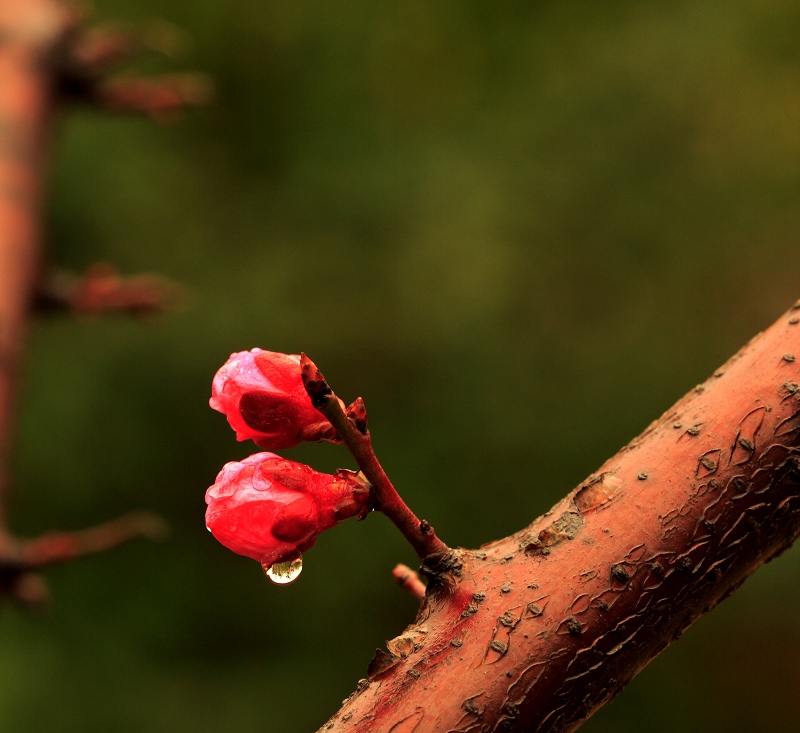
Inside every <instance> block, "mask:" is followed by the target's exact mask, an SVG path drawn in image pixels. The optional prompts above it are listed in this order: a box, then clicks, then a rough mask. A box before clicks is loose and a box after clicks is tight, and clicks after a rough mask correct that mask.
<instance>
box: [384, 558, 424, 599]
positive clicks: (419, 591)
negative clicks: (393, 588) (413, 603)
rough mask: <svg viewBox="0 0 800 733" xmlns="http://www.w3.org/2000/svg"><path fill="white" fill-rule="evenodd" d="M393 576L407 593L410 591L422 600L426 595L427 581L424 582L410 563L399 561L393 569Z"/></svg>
mask: <svg viewBox="0 0 800 733" xmlns="http://www.w3.org/2000/svg"><path fill="white" fill-rule="evenodd" d="M392 576H393V577H394V579H395V582H396V583H397V585H399V586H400V587H401V588H402V589H403V590H404V591H406V593H410V594H411V596H412V597H413V598H416V599H417V600H418V601H421V600H422V599H423V598H424V597H425V583H423V582H422V581H421V580H420V578H419V575H417V573H416V572H414V571H413V570H412V569H411V568H410V567H408V565H403V563H398V564H397V565H395V567H394V570H392Z"/></svg>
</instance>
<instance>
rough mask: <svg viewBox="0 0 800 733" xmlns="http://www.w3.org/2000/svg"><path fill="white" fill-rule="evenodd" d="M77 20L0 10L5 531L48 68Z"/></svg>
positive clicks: (41, 5)
mask: <svg viewBox="0 0 800 733" xmlns="http://www.w3.org/2000/svg"><path fill="white" fill-rule="evenodd" d="M74 22H75V18H74V17H73V16H71V15H70V14H69V13H68V12H67V11H66V10H65V9H64V6H62V5H60V4H56V3H55V2H51V1H50V0H19V1H18V2H5V3H3V4H2V7H0V37H2V38H3V43H2V44H0V533H4V532H5V526H6V523H5V514H4V509H5V501H4V499H5V494H6V492H7V489H8V476H7V473H6V471H7V465H8V454H9V443H10V439H11V424H12V417H13V412H14V399H15V394H16V392H17V381H18V375H19V370H20V360H21V357H22V344H23V340H24V337H25V331H26V323H27V318H28V314H29V310H30V306H31V303H32V301H33V296H34V293H35V290H36V285H37V282H38V277H39V263H40V259H41V230H40V221H41V218H42V217H41V213H42V199H43V184H42V181H43V176H44V167H45V161H46V158H47V152H48V148H49V137H50V125H51V122H52V115H53V103H52V102H53V100H52V94H51V90H52V87H53V84H54V79H55V69H54V68H53V66H52V64H51V63H50V59H51V56H52V51H53V49H54V48H56V47H58V45H59V44H60V43H61V41H62V39H63V38H64V37H65V36H66V35H67V34H68V32H69V31H70V30H71V28H72V27H73V25H74Z"/></svg>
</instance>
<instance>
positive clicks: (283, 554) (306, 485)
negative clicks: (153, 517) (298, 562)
mask: <svg viewBox="0 0 800 733" xmlns="http://www.w3.org/2000/svg"><path fill="white" fill-rule="evenodd" d="M368 502H369V491H368V489H367V488H366V487H365V485H364V484H363V483H362V482H360V481H359V480H358V479H357V478H356V477H355V474H353V473H351V472H349V471H340V472H339V473H337V475H335V476H331V475H329V474H326V473H318V472H317V471H315V470H314V469H312V468H310V467H309V466H306V465H304V464H302V463H296V462H294V461H289V460H287V459H285V458H281V457H280V456H277V455H275V454H274V453H256V454H255V455H252V456H250V457H248V458H245V459H244V460H243V461H233V462H231V463H226V464H225V465H224V466H223V467H222V470H221V471H220V472H219V475H218V476H217V480H216V482H215V483H214V485H213V486H211V487H210V488H209V489H208V491H206V504H208V508H207V509H206V527H208V529H209V530H210V531H211V533H212V534H213V535H214V537H215V538H216V539H217V540H219V542H221V543H222V544H223V545H225V547H227V548H228V549H230V550H233V551H234V552H236V553H238V554H240V555H246V556H247V557H251V558H253V559H254V560H257V561H258V562H260V563H261V564H262V565H264V566H265V567H267V566H271V565H273V564H275V563H279V562H285V561H287V560H291V559H292V558H294V557H297V556H298V555H299V554H300V553H302V552H305V551H306V550H307V549H308V548H310V547H311V546H312V545H313V544H314V542H316V539H317V535H318V534H319V533H320V532H322V531H323V530H325V529H328V528H330V527H332V526H333V525H334V524H336V523H338V522H340V521H341V520H343V519H346V518H348V517H353V516H357V515H358V516H364V515H365V514H366V513H367V512H368V511H369V507H368Z"/></svg>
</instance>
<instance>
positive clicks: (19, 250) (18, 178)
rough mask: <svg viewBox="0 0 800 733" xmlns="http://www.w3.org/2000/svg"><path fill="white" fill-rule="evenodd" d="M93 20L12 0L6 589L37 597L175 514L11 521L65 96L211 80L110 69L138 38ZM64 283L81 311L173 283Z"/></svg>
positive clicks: (123, 95) (1, 168)
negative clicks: (52, 576)
mask: <svg viewBox="0 0 800 733" xmlns="http://www.w3.org/2000/svg"><path fill="white" fill-rule="evenodd" d="M83 20H84V18H83V17H82V16H81V14H80V12H79V10H78V5H77V4H74V5H73V4H71V3H69V2H59V1H58V0H5V1H4V2H2V3H0V41H1V42H0V597H1V596H3V595H11V596H13V597H16V598H18V599H19V600H21V601H22V602H24V603H26V604H28V605H38V604H40V603H41V602H42V601H43V600H44V599H45V597H46V586H45V585H44V581H43V580H42V579H41V578H40V577H39V576H38V574H37V571H38V570H39V569H41V568H44V567H46V566H49V565H51V564H54V563H59V562H66V561H69V560H73V559H75V558H78V557H83V556H85V555H89V554H92V553H95V552H102V551H104V550H107V549H110V548H112V547H116V546H117V545H119V544H121V543H122V542H126V541H128V540H130V539H133V538H135V537H141V536H148V537H150V536H153V535H154V534H157V529H158V528H159V527H162V526H163V522H161V520H159V519H157V518H156V517H154V516H153V515H148V514H133V515H128V516H125V517H122V518H120V519H118V520H114V521H112V522H107V523H105V524H102V525H99V526H97V527H94V528H91V529H87V530H83V531H80V532H72V533H69V532H67V533H54V534H48V535H43V536H42V537H39V538H37V539H33V540H22V539H19V538H16V537H14V536H13V535H12V533H11V532H10V530H9V528H8V521H7V516H6V504H7V494H8V487H9V478H8V463H9V460H8V459H9V454H10V450H11V436H12V424H13V418H14V411H15V397H16V394H17V392H18V382H19V374H20V363H21V360H22V354H23V346H24V341H25V335H26V331H27V326H28V319H29V317H30V315H31V313H32V311H33V308H34V306H35V304H36V295H37V292H38V291H39V290H40V285H41V283H40V280H41V261H42V259H43V257H42V232H41V221H42V219H43V216H42V208H43V198H44V194H43V191H44V183H43V181H44V177H45V172H46V170H45V169H46V163H47V160H48V157H49V149H50V137H51V128H52V124H53V119H54V116H55V112H56V106H57V104H58V102H59V101H61V100H62V99H63V97H64V96H65V93H66V92H69V93H72V94H73V96H75V95H77V96H80V94H81V93H86V94H87V95H88V96H90V97H92V96H94V97H99V98H100V99H101V101H103V102H104V103H106V104H107V106H112V107H114V108H115V109H123V108H127V109H130V110H135V111H144V112H147V113H148V114H151V115H154V116H163V115H165V114H170V113H172V112H174V111H175V110H176V109H178V108H180V107H181V106H182V105H184V104H187V103H195V102H198V101H200V97H201V96H203V94H201V87H202V83H200V82H197V83H195V82H191V80H187V79H186V78H185V77H168V78H166V79H161V80H158V79H155V80H147V81H146V82H138V81H137V80H133V81H131V80H123V81H118V80H112V79H109V78H108V76H107V72H108V71H109V70H110V69H111V68H112V67H114V66H115V65H116V64H117V63H118V62H120V61H122V60H124V59H125V58H127V57H128V56H129V55H130V53H131V52H132V50H133V48H132V45H131V44H129V43H128V40H127V39H126V38H125V37H124V35H120V34H116V35H114V34H113V33H112V34H110V35H105V36H103V35H102V34H99V35H98V34H93V33H92V32H90V31H86V29H85V28H84V25H83ZM133 45H135V44H133ZM206 88H207V85H206ZM60 287H61V288H62V289H61V292H60V294H59V293H56V294H53V293H51V305H53V304H54V303H55V302H57V301H58V300H59V297H60V298H61V300H62V303H61V305H64V304H65V303H68V304H69V307H70V308H72V309H73V310H74V311H76V312H81V313H85V312H99V311H100V310H117V311H125V312H129V313H143V312H148V311H152V310H156V309H159V308H161V307H162V306H163V304H164V300H165V298H166V297H167V296H169V295H171V294H172V293H171V288H170V286H167V285H166V284H165V283H164V281H161V280H157V279H156V278H153V277H150V276H140V277H137V278H130V279H122V278H120V277H119V276H117V274H116V273H115V272H114V271H113V270H110V269H109V268H107V267H105V268H99V269H95V270H93V271H90V273H89V274H88V276H87V277H86V278H84V279H83V280H79V281H74V282H71V283H69V284H65V282H64V281H62V282H61V283H60ZM56 290H58V288H56Z"/></svg>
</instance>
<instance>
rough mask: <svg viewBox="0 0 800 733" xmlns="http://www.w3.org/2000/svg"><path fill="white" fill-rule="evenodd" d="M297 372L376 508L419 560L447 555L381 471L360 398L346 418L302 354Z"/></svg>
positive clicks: (434, 535) (334, 398)
mask: <svg viewBox="0 0 800 733" xmlns="http://www.w3.org/2000/svg"><path fill="white" fill-rule="evenodd" d="M300 369H301V373H302V376H303V385H304V386H305V388H306V392H308V395H309V397H310V398H311V404H312V405H314V407H316V408H317V409H318V410H319V411H320V412H321V413H322V414H323V415H325V417H327V418H328V420H330V422H331V425H333V427H334V428H335V429H336V432H337V433H338V434H339V437H340V438H341V439H342V442H343V443H344V444H345V445H346V446H347V449H348V450H349V451H350V453H351V454H352V455H353V458H355V459H356V463H358V467H359V468H360V469H361V471H362V472H363V474H364V475H365V476H366V477H367V480H368V481H369V482H370V484H372V487H373V491H374V497H375V508H376V509H377V510H378V511H381V512H383V513H384V514H385V515H386V516H387V517H389V519H390V520H391V521H392V522H394V524H395V526H396V527H397V528H398V529H399V530H400V531H401V532H402V533H403V536H404V537H405V538H406V539H407V540H408V541H409V542H410V543H411V546H412V547H413V548H414V550H415V551H416V553H417V555H419V557H420V558H421V559H424V558H426V557H429V556H431V555H440V554H447V553H449V552H450V548H449V547H448V546H447V545H445V544H444V542H442V541H441V540H440V539H439V538H438V537H437V536H436V532H434V530H433V527H432V526H431V525H430V524H429V523H428V522H427V521H425V520H424V519H423V520H422V521H420V520H419V519H418V518H417V517H416V515H415V514H414V512H412V511H411V509H409V507H408V505H407V504H406V503H405V502H404V501H403V499H402V498H401V497H400V495H399V494H398V493H397V490H396V489H395V487H394V485H393V484H392V482H391V481H390V480H389V477H388V476H387V475H386V472H385V471H384V470H383V467H382V466H381V464H380V462H379V461H378V458H377V456H376V455H375V451H374V450H373V448H372V438H371V437H370V433H369V430H367V427H366V424H367V420H366V410H365V409H364V403H363V401H361V400H360V398H359V400H356V402H354V403H353V405H351V407H350V408H348V410H349V411H350V412H351V415H352V418H351V417H348V415H347V413H346V412H345V408H344V406H343V403H342V402H341V400H339V398H338V397H336V395H335V394H334V393H333V390H332V389H331V388H330V386H329V385H328V382H327V381H326V380H325V377H324V376H323V375H322V372H320V370H319V369H317V366H316V365H315V364H314V362H313V361H311V359H309V358H308V357H307V356H306V355H305V354H301V355H300Z"/></svg>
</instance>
